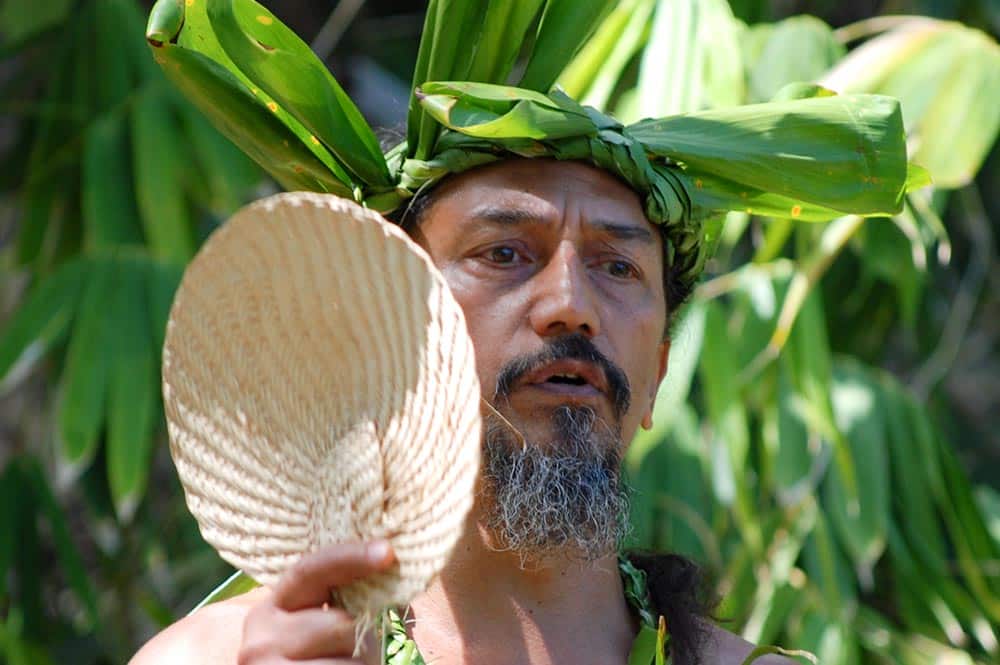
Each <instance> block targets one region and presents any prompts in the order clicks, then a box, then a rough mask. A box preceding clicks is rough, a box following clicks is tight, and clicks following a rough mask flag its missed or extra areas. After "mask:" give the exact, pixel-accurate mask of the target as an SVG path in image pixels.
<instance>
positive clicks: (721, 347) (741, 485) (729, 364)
mask: <svg viewBox="0 0 1000 665" xmlns="http://www.w3.org/2000/svg"><path fill="white" fill-rule="evenodd" d="M728 326H729V321H728V320H727V318H726V315H725V313H724V312H723V310H722V308H721V306H720V305H718V303H715V302H710V303H708V305H707V312H706V318H705V339H704V348H705V349H711V352H706V353H702V354H701V361H700V369H699V378H700V380H701V385H702V388H703V390H704V395H705V400H706V406H707V410H708V419H709V421H710V423H711V425H712V437H711V446H712V455H711V460H712V484H713V487H714V490H715V494H716V498H717V499H718V500H719V501H720V502H721V503H722V504H723V505H727V506H729V505H731V506H733V509H734V511H735V517H736V520H737V524H738V525H739V527H740V530H741V533H742V535H743V537H744V538H746V539H747V541H748V544H749V545H750V547H752V548H755V549H756V548H759V547H761V546H762V542H761V540H760V526H759V520H758V518H757V516H756V515H754V510H755V508H754V505H753V500H752V497H751V493H750V488H749V486H748V484H747V480H748V476H747V474H746V473H745V470H746V468H747V464H748V455H749V449H750V433H749V428H748V424H747V412H746V407H745V405H744V403H743V400H742V398H741V395H740V393H739V386H738V384H737V382H736V381H733V377H734V376H736V375H737V374H738V373H739V370H740V367H739V365H738V361H737V356H736V350H735V349H734V348H733V345H732V344H731V343H730V341H729V338H730V334H729V331H728Z"/></svg>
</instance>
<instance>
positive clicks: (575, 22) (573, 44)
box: [518, 0, 616, 92]
mask: <svg viewBox="0 0 1000 665" xmlns="http://www.w3.org/2000/svg"><path fill="white" fill-rule="evenodd" d="M615 4H616V3H615V0H591V1H590V2H585V3H580V2H578V1H577V0H546V2H545V8H544V9H543V10H542V18H541V21H539V24H538V33H537V35H536V36H535V45H534V47H533V48H532V50H531V56H530V57H529V58H528V62H527V64H526V65H525V68H524V74H523V75H522V76H521V82H520V83H518V87H521V88H527V89H528V90H537V91H539V92H548V91H549V88H551V87H552V84H553V83H554V82H555V80H556V78H557V77H558V76H559V74H560V73H561V72H562V71H563V69H564V68H565V67H566V65H567V64H569V62H570V60H572V59H573V56H574V55H576V53H577V51H579V50H580V48H581V47H582V46H583V45H584V44H585V43H586V41H587V39H588V38H589V37H590V35H591V34H592V33H593V32H594V30H596V29H597V26H598V25H600V22H601V20H602V19H603V18H604V17H605V16H607V14H608V12H609V11H610V10H611V8H612V7H614V5H615Z"/></svg>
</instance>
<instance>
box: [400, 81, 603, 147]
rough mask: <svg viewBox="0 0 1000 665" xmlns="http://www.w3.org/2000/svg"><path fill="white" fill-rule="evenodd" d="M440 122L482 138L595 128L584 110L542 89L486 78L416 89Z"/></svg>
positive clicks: (575, 132)
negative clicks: (518, 87) (561, 102)
mask: <svg viewBox="0 0 1000 665" xmlns="http://www.w3.org/2000/svg"><path fill="white" fill-rule="evenodd" d="M417 94H418V96H419V97H420V104H421V106H423V108H424V109H425V110H426V111H427V112H428V113H429V114H430V115H431V116H432V117H433V118H434V119H436V120H437V121H438V122H440V123H441V124H443V125H445V126H447V127H452V128H454V129H457V130H459V131H461V132H462V134H465V135H467V136H475V137H480V138H517V139H524V138H527V139H553V140H554V139H559V138H565V137H570V136H579V135H581V134H588V133H594V132H596V127H595V125H594V122H593V121H592V120H591V119H590V118H589V117H588V116H587V115H585V114H583V113H577V112H574V111H571V110H567V109H564V108H562V107H560V106H559V105H558V104H556V103H555V102H554V101H553V100H551V99H549V98H548V97H546V96H545V95H542V94H541V93H537V92H533V91H530V90H514V89H511V88H507V87H503V86H496V85H490V84H487V83H461V82H456V83H446V82H429V83H425V84H424V85H423V86H421V88H420V90H419V92H418V93H417Z"/></svg>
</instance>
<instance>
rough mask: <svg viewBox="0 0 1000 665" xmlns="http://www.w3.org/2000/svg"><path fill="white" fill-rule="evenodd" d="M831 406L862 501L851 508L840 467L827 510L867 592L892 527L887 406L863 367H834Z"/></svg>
mask: <svg viewBox="0 0 1000 665" xmlns="http://www.w3.org/2000/svg"><path fill="white" fill-rule="evenodd" d="M830 393H831V400H832V403H833V413H834V417H835V421H836V425H837V429H838V430H839V431H840V432H841V433H842V434H843V436H844V438H845V439H846V440H847V443H848V444H849V446H850V450H851V456H852V458H853V460H854V470H855V472H856V474H857V488H858V494H857V496H858V501H857V503H854V502H852V500H851V497H850V491H849V489H848V488H847V487H845V485H846V483H845V481H844V479H843V478H842V475H841V473H840V469H839V467H836V466H835V467H834V468H833V469H831V471H830V475H829V476H828V477H827V479H826V485H825V488H824V489H825V492H824V499H823V505H824V508H825V509H826V512H827V515H829V517H830V521H831V523H832V524H833V526H834V528H835V529H836V532H837V535H838V536H839V537H840V541H841V542H842V543H843V545H844V547H845V549H846V550H847V551H848V553H849V554H850V556H851V558H852V559H853V560H854V563H855V565H856V566H857V567H858V569H859V575H860V576H861V577H862V579H861V580H860V581H861V585H862V587H866V586H869V585H870V584H871V579H864V575H866V574H870V572H871V568H872V566H874V564H875V561H876V560H877V559H878V558H879V557H880V556H881V554H882V552H883V550H884V549H885V544H886V535H887V534H886V531H887V529H888V524H889V452H888V450H887V444H886V424H885V418H884V416H883V413H884V404H883V403H882V402H881V401H880V393H879V390H878V386H877V385H876V384H875V380H874V379H873V378H872V377H871V376H870V375H869V374H868V373H867V372H865V371H864V370H862V369H861V368H860V367H858V366H856V365H854V364H851V363H848V362H845V361H841V362H838V363H837V364H836V365H835V366H834V371H833V384H832V386H831V390H830Z"/></svg>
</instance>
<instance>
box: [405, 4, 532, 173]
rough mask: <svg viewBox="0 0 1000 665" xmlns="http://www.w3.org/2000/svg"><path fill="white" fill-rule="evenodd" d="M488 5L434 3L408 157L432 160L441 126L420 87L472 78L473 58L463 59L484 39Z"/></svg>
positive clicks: (409, 126)
mask: <svg viewBox="0 0 1000 665" xmlns="http://www.w3.org/2000/svg"><path fill="white" fill-rule="evenodd" d="M508 1H509V0H508ZM487 4H489V3H487V2H485V1H484V0H431V2H430V4H429V5H428V7H427V13H426V15H425V16H424V28H423V32H422V34H421V38H420V49H419V51H418V52H417V63H416V67H415V68H414V70H413V88H412V90H413V93H411V94H410V106H409V111H408V114H407V120H406V142H407V155H408V156H410V157H415V158H416V159H427V158H429V157H430V155H431V151H432V150H433V149H434V145H435V143H436V142H437V137H438V134H439V133H440V132H441V127H440V126H439V125H438V124H437V123H436V122H435V121H434V120H433V118H431V117H430V116H428V115H427V113H426V111H425V110H424V108H423V107H422V106H421V104H420V101H419V99H418V98H417V95H416V90H417V88H418V87H419V86H421V85H423V84H424V83H425V82H427V81H462V80H465V79H467V78H468V73H469V68H470V67H471V65H472V59H470V58H468V57H463V56H464V55H465V49H466V48H467V46H468V44H469V43H474V42H478V41H479V40H481V39H483V32H482V27H483V21H484V19H485V17H486V13H487ZM511 48H512V49H513V48H514V46H513V45H511Z"/></svg>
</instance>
